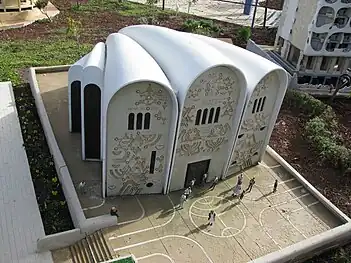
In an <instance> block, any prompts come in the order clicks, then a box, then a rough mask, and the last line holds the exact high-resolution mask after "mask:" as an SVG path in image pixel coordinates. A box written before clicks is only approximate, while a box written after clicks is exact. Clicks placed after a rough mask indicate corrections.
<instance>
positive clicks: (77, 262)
mask: <svg viewBox="0 0 351 263" xmlns="http://www.w3.org/2000/svg"><path fill="white" fill-rule="evenodd" d="M69 249H70V252H71V256H72V260H73V263H94V260H93V258H92V256H91V252H90V249H89V246H88V243H87V241H86V239H82V240H81V241H79V242H77V243H76V244H74V245H72V246H70V248H69Z"/></svg>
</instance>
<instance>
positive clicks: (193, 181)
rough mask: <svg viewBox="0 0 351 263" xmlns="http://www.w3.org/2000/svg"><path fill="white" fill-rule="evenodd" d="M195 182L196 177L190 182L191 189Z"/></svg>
mask: <svg viewBox="0 0 351 263" xmlns="http://www.w3.org/2000/svg"><path fill="white" fill-rule="evenodd" d="M195 182H196V178H195V177H194V178H193V179H192V180H191V182H190V187H191V189H193V187H194V185H195Z"/></svg>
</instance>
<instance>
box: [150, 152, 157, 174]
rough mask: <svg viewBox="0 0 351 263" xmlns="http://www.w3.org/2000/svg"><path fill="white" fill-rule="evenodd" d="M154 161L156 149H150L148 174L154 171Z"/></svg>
mask: <svg viewBox="0 0 351 263" xmlns="http://www.w3.org/2000/svg"><path fill="white" fill-rule="evenodd" d="M155 162H156V151H152V152H151V160H150V174H153V173H154V171H155Z"/></svg>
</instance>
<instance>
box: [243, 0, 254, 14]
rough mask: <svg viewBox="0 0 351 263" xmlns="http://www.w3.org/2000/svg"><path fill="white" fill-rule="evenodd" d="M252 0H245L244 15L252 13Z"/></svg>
mask: <svg viewBox="0 0 351 263" xmlns="http://www.w3.org/2000/svg"><path fill="white" fill-rule="evenodd" d="M251 5H252V0H245V4H244V15H250V12H251Z"/></svg>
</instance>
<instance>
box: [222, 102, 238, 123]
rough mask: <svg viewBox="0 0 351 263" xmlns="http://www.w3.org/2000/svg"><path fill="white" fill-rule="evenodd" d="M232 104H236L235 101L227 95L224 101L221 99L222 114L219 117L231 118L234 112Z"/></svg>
mask: <svg viewBox="0 0 351 263" xmlns="http://www.w3.org/2000/svg"><path fill="white" fill-rule="evenodd" d="M233 105H236V101H235V100H233V99H232V98H231V97H228V98H227V99H226V100H225V101H223V107H222V109H223V110H222V114H221V117H228V118H229V119H231V118H232V117H233V114H234V108H233Z"/></svg>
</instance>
